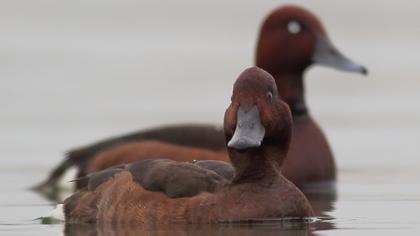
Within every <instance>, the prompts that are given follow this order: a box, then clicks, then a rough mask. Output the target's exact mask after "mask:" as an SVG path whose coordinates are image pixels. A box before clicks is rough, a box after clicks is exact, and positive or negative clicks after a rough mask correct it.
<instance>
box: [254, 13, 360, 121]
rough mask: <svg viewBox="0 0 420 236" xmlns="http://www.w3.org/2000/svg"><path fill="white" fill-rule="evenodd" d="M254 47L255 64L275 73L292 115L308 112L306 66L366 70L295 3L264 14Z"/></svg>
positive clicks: (312, 17)
mask: <svg viewBox="0 0 420 236" xmlns="http://www.w3.org/2000/svg"><path fill="white" fill-rule="evenodd" d="M256 50H257V52H256V65H257V66H258V67H260V68H262V69H264V70H266V71H267V72H269V73H270V74H271V75H273V76H274V78H275V80H276V83H277V88H278V90H279V92H280V94H281V95H282V97H283V99H284V101H285V102H287V104H288V105H289V106H290V109H291V110H292V113H293V116H296V115H301V114H303V115H304V114H307V109H306V105H305V99H304V86H303V73H304V72H305V70H306V69H307V68H308V67H309V66H311V65H315V64H319V65H324V66H328V67H332V68H335V69H338V70H343V71H348V72H355V73H361V74H367V69H366V68H365V67H364V66H362V65H359V64H357V63H355V62H353V61H352V60H350V59H349V58H347V57H346V56H344V55H343V54H342V53H341V52H340V51H339V50H338V49H337V48H336V47H335V46H334V44H333V43H332V42H331V40H330V39H329V37H328V35H327V33H326V31H325V29H324V27H323V26H322V24H321V22H320V20H319V19H318V18H317V17H316V16H315V15H313V14H312V13H311V12H309V11H307V10H305V9H304V8H301V7H298V6H291V5H289V6H284V7H280V8H278V9H276V10H274V11H273V12H272V13H271V14H270V15H269V16H268V17H267V18H266V20H265V21H264V23H263V25H262V26H261V31H260V35H259V39H258V43H257V48H256Z"/></svg>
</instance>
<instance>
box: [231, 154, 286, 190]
mask: <svg viewBox="0 0 420 236" xmlns="http://www.w3.org/2000/svg"><path fill="white" fill-rule="evenodd" d="M233 152H234V153H233ZM233 152H231V154H230V156H231V161H232V164H233V165H234V166H235V169H236V174H235V179H234V180H233V183H234V184H241V183H247V182H257V181H264V180H268V181H271V180H275V179H276V178H279V176H280V175H281V170H280V165H281V162H282V161H279V160H283V159H284V158H285V156H286V155H282V158H279V156H278V155H273V154H271V155H270V154H268V153H270V152H268V150H266V151H258V150H254V151H247V152H244V153H240V152H236V151H233ZM271 153H272V152H271Z"/></svg>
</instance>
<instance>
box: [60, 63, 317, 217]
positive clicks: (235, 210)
mask: <svg viewBox="0 0 420 236" xmlns="http://www.w3.org/2000/svg"><path fill="white" fill-rule="evenodd" d="M291 124H292V118H291V114H290V110H289V108H288V106H287V104H286V103H284V102H283V101H282V100H281V99H280V97H279V96H277V89H276V86H275V82H274V80H273V78H272V77H271V76H270V75H269V74H268V73H267V72H265V71H263V70H261V69H259V68H256V67H254V68H250V69H247V70H245V71H244V72H243V73H242V74H241V75H240V76H239V78H238V79H237V81H236V83H235V85H234V90H233V96H232V103H231V105H230V106H229V107H228V109H227V110H226V113H225V121H224V133H225V137H226V143H227V146H228V152H229V156H230V159H231V161H232V164H233V166H234V168H235V177H234V179H233V180H232V181H231V182H229V183H228V184H226V182H224V181H221V182H220V183H219V184H216V185H218V186H217V187H216V188H211V189H208V190H206V191H204V192H201V193H199V194H196V195H194V196H190V197H183V195H182V194H181V195H179V196H181V197H178V196H177V197H175V198H174V197H172V198H171V197H170V196H168V194H167V193H166V194H165V190H163V188H161V187H162V186H165V188H167V187H168V179H170V178H169V177H170V176H172V177H174V178H178V177H179V176H178V174H179V173H180V175H181V176H190V177H191V179H195V176H196V175H197V174H199V175H201V176H204V177H203V178H201V180H199V181H198V182H195V183H194V184H196V183H200V182H201V183H204V182H206V181H207V179H206V177H205V176H206V175H207V174H206V175H202V173H204V172H205V173H207V172H208V171H210V170H209V169H207V168H206V167H201V166H199V165H196V164H191V163H186V164H183V162H175V161H169V162H168V160H146V161H141V162H140V164H138V165H137V164H136V163H134V164H131V165H129V166H135V165H137V167H135V168H134V169H130V167H123V168H122V170H121V171H118V172H116V173H115V174H113V175H111V176H107V177H106V178H105V181H103V182H102V183H101V184H99V185H98V186H96V187H95V188H94V189H90V190H89V189H88V188H85V189H84V190H82V191H80V192H78V193H76V194H74V195H73V196H71V197H70V198H68V199H66V200H65V203H64V209H65V216H66V222H67V223H89V222H97V223H107V224H113V225H125V224H171V223H218V222H231V221H242V220H249V219H256V218H271V217H276V218H277V217H307V216H311V215H312V214H313V212H312V208H311V206H310V204H309V202H308V201H307V199H306V198H305V196H304V195H303V194H302V193H301V192H300V191H299V189H297V188H296V186H294V185H293V184H292V183H291V182H289V181H288V180H287V179H286V178H284V177H283V176H282V174H281V171H280V166H281V165H282V163H283V160H284V159H285V158H286V154H287V150H288V147H289V143H290V138H291V132H292V130H291V129H292V127H291ZM147 162H153V163H154V165H155V166H154V167H152V168H156V167H159V170H158V171H157V172H156V173H158V175H160V174H162V173H164V175H165V176H166V177H164V178H162V179H163V181H162V179H161V178H160V177H159V178H158V177H157V176H155V175H150V176H149V177H147V178H146V179H147V180H146V182H149V183H150V182H155V183H156V184H155V185H154V186H155V189H153V190H154V191H153V190H148V188H149V189H150V186H149V185H148V184H147V183H145V182H144V181H145V180H144V178H145V177H144V176H143V177H139V174H140V175H142V173H143V172H144V171H148V170H146V169H145V168H144V164H145V163H146V165H148V164H147ZM168 163H172V164H174V165H177V166H178V167H179V168H178V169H177V170H174V169H172V170H168V171H165V169H166V168H167V164H168ZM161 165H163V166H161ZM165 165H166V166H165ZM181 165H185V166H184V167H185V168H183V167H181ZM206 166H207V167H208V166H209V165H206ZM139 171H140V172H141V173H140V172H139ZM206 171H207V172H206ZM165 172H167V173H165ZM181 172H182V173H181ZM213 173H216V172H213ZM216 175H217V174H216ZM209 176H210V175H209ZM219 176H220V175H219ZM155 177H156V178H155ZM209 178H212V179H214V176H212V177H209ZM181 179H182V178H181ZM222 180H223V178H222ZM181 182H188V181H178V184H179V183H181ZM216 182H217V181H216ZM216 182H214V183H216ZM173 183H174V184H177V181H174V182H173ZM147 186H149V187H147ZM194 188H197V186H195V187H194ZM159 189H160V190H159ZM185 191H188V190H187V189H185Z"/></svg>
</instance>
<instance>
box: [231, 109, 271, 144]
mask: <svg viewBox="0 0 420 236" xmlns="http://www.w3.org/2000/svg"><path fill="white" fill-rule="evenodd" d="M264 135H265V128H264V126H263V125H262V123H261V118H260V111H259V110H258V108H257V107H256V106H253V107H252V108H251V109H249V110H245V109H243V108H242V107H239V109H238V112H237V120H236V128H235V133H234V134H233V136H232V138H231V139H230V141H229V142H228V144H227V146H228V147H229V148H234V149H237V150H244V149H248V148H255V147H259V146H261V143H262V141H263V139H264Z"/></svg>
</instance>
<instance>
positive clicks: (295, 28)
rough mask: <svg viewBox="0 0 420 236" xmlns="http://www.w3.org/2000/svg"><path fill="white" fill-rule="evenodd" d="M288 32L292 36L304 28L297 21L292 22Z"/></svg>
mask: <svg viewBox="0 0 420 236" xmlns="http://www.w3.org/2000/svg"><path fill="white" fill-rule="evenodd" d="M287 30H288V31H289V33H291V34H297V33H299V32H300V31H301V30H302V26H301V25H300V24H299V22H297V21H290V22H289V23H288V24H287Z"/></svg>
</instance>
